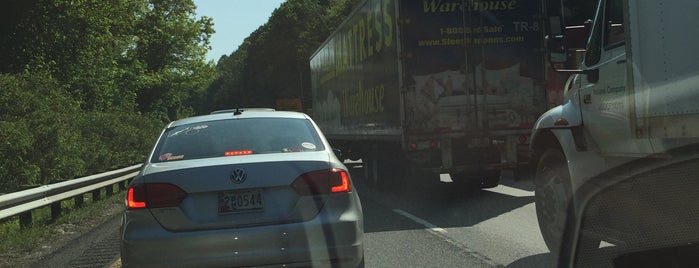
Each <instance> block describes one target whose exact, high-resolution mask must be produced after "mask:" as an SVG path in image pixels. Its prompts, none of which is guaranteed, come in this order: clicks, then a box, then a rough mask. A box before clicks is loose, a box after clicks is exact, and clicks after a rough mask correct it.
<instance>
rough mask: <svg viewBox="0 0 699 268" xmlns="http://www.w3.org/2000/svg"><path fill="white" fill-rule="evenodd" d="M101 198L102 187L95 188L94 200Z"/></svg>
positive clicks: (93, 192)
mask: <svg viewBox="0 0 699 268" xmlns="http://www.w3.org/2000/svg"><path fill="white" fill-rule="evenodd" d="M97 200H100V189H95V190H93V191H92V201H97Z"/></svg>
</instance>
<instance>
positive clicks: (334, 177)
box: [291, 169, 352, 195]
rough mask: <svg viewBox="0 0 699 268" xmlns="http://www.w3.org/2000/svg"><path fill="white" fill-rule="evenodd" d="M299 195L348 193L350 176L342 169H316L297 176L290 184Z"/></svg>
mask: <svg viewBox="0 0 699 268" xmlns="http://www.w3.org/2000/svg"><path fill="white" fill-rule="evenodd" d="M291 187H293V188H294V189H295V190H296V192H298V193H299V194H300V195H319V194H330V193H348V192H350V191H352V185H351V183H350V177H349V174H348V173H347V171H345V170H342V169H328V170H318V171H313V172H309V173H305V174H303V175H301V176H299V177H298V178H297V179H296V180H295V181H294V182H293V183H292V184H291Z"/></svg>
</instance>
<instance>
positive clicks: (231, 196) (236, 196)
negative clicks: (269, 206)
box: [218, 190, 264, 213]
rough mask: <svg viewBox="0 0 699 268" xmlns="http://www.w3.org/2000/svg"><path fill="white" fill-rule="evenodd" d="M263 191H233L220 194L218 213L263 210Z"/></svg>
mask: <svg viewBox="0 0 699 268" xmlns="http://www.w3.org/2000/svg"><path fill="white" fill-rule="evenodd" d="M263 208H264V206H263V204H262V191H260V190H252V191H244V192H241V191H235V192H233V191H231V192H220V193H219V194H218V213H234V212H249V211H261V210H262V209H263Z"/></svg>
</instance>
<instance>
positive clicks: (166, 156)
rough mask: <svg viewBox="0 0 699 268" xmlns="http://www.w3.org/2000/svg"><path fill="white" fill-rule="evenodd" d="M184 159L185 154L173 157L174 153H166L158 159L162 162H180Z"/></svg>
mask: <svg viewBox="0 0 699 268" xmlns="http://www.w3.org/2000/svg"><path fill="white" fill-rule="evenodd" d="M183 158H184V155H183V154H180V155H172V153H164V154H162V155H160V157H158V159H160V161H170V160H180V159H183Z"/></svg>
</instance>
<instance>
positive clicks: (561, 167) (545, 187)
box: [534, 149, 572, 254]
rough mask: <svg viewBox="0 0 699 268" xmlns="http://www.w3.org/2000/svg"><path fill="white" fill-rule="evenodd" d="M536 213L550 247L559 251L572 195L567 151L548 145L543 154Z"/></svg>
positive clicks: (552, 250)
mask: <svg viewBox="0 0 699 268" xmlns="http://www.w3.org/2000/svg"><path fill="white" fill-rule="evenodd" d="M535 184H536V189H535V194H534V196H535V197H534V199H535V203H536V217H537V219H538V220H539V229H540V230H541V235H542V236H543V238H544V242H546V246H547V247H548V248H549V250H550V251H551V252H552V253H554V254H557V253H558V252H559V249H560V246H561V241H562V239H563V231H564V229H565V224H566V217H568V215H567V212H568V204H569V202H570V200H571V198H572V188H571V185H570V173H569V172H568V165H567V161H566V158H565V155H564V154H563V152H562V151H561V150H560V149H548V150H546V151H545V152H544V154H543V155H542V156H541V160H540V161H539V165H538V166H537V168H536V177H535ZM571 216H572V215H571Z"/></svg>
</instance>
